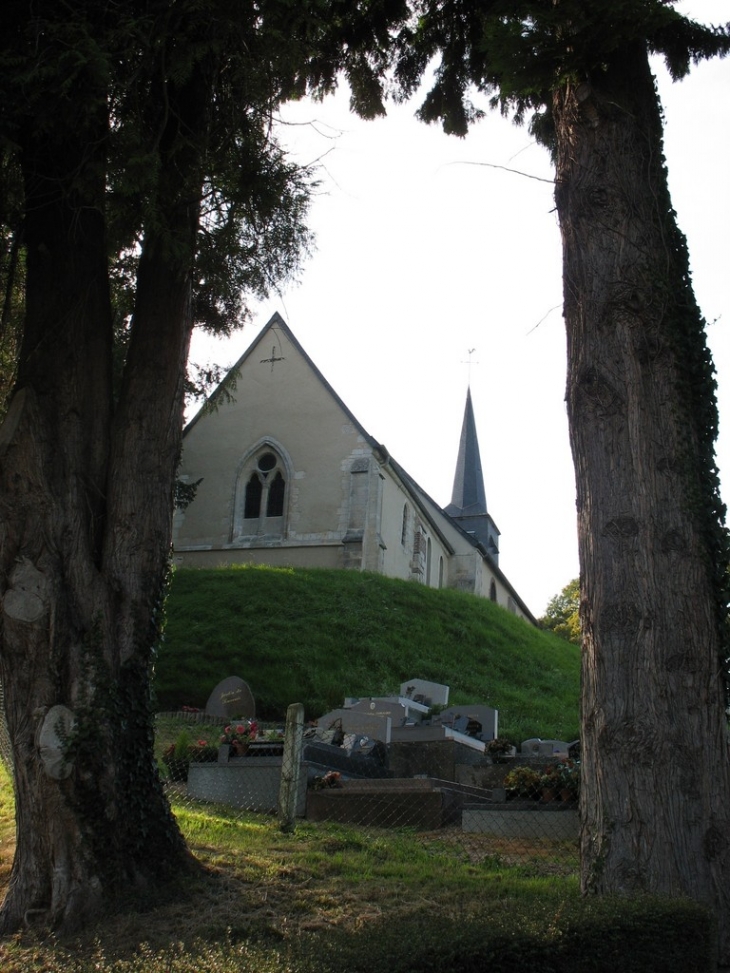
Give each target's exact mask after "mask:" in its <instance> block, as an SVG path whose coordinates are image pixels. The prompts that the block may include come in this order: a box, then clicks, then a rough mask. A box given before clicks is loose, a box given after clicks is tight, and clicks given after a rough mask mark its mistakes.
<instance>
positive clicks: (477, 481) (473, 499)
mask: <svg viewBox="0 0 730 973" xmlns="http://www.w3.org/2000/svg"><path fill="white" fill-rule="evenodd" d="M446 510H447V513H449V514H450V515H451V516H452V517H453V516H454V515H455V514H458V515H460V516H462V517H463V516H466V515H469V514H472V515H473V514H485V513H486V512H487V496H486V493H485V491H484V474H483V473H482V461H481V458H480V456H479V440H478V439H477V426H476V422H475V421H474V407H473V406H472V402H471V389H470V388H468V389H467V390H466V407H465V409H464V421H463V423H462V426H461V439H460V440H459V455H458V457H457V460H456V473H455V474H454V488H453V490H452V491H451V504H450V505H449V506H448V507H447V508H446Z"/></svg>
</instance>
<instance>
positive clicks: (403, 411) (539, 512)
mask: <svg viewBox="0 0 730 973" xmlns="http://www.w3.org/2000/svg"><path fill="white" fill-rule="evenodd" d="M679 6H680V9H682V10H683V11H684V12H686V13H690V14H691V15H693V16H694V17H695V18H697V19H698V20H702V21H703V22H706V23H721V22H724V21H727V20H728V19H730V3H728V0H691V2H684V3H681V4H680V5H679ZM656 70H657V76H658V81H659V88H660V95H661V98H662V101H663V104H664V109H665V117H666V132H665V151H666V156H667V160H668V166H669V178H670V188H671V192H672V198H673V202H674V207H675V209H676V211H677V214H678V218H679V225H680V228H681V229H682V230H683V232H684V233H685V234H686V236H687V238H688V242H689V249H690V255H691V262H692V271H693V278H694V284H695V291H696V294H697V298H698V301H699V304H700V307H701V308H702V310H703V312H704V315H705V317H706V319H707V320H708V322H714V323H711V326H710V327H709V330H708V336H709V341H710V345H711V348H712V351H713V355H714V358H715V365H716V368H717V373H718V385H719V402H720V417H721V429H720V441H719V444H718V464H719V466H720V470H721V472H724V478H725V480H724V497H725V499H726V502H727V500H728V494H730V268H728V257H729V255H730V246H729V238H730V175H729V167H728V160H729V159H730V118H728V104H730V58H728V59H726V60H724V61H717V60H715V61H713V62H710V63H705V64H701V65H699V66H698V67H696V68H695V69H694V70H693V72H692V74H691V75H690V77H689V78H687V79H686V80H685V81H683V82H681V83H679V84H674V85H672V84H671V82H670V81H669V79H668V77H667V75H666V73H665V72H664V70H663V67H662V66H661V65H659V64H657V65H656ZM415 108H416V105H415V104H409V105H406V106H399V107H392V108H391V109H390V110H389V114H388V118H387V119H383V120H378V121H374V122H362V121H360V120H358V119H357V118H355V117H354V116H352V115H350V113H349V111H348V105H347V95H346V93H344V92H343V93H341V94H338V95H337V96H335V97H333V98H330V99H328V100H326V101H325V102H324V103H322V104H312V103H311V102H304V103H301V104H298V105H290V106H287V108H286V111H285V113H284V118H285V120H286V122H287V123H288V124H287V126H286V128H285V130H283V132H282V138H283V139H285V140H286V141H287V143H288V144H289V145H290V148H291V151H292V153H293V156H294V157H295V158H296V159H297V160H298V161H301V162H305V163H310V162H312V161H314V160H315V159H318V158H320V157H323V156H324V157H323V158H322V163H321V164H322V171H321V183H322V185H321V191H320V194H319V195H318V197H317V199H316V200H315V203H314V206H313V208H312V212H311V219H310V225H311V226H312V228H313V230H314V231H315V234H316V238H317V249H316V252H315V253H314V256H313V257H312V259H311V260H310V261H309V262H308V263H307V264H306V265H305V267H304V270H303V273H302V275H301V283H300V284H299V285H298V286H297V285H294V286H292V287H290V288H288V289H287V290H285V291H284V292H283V293H282V294H280V295H279V296H277V297H273V298H271V299H270V300H268V301H265V302H262V303H261V304H260V305H258V306H257V309H256V311H255V315H254V325H253V326H250V327H248V328H246V329H245V330H244V331H243V332H239V333H238V334H236V335H234V336H233V338H231V339H230V340H229V341H228V342H218V343H212V342H211V339H207V338H206V339H204V338H203V337H202V336H197V337H196V338H195V339H194V343H193V351H192V354H191V360H192V361H194V362H197V363H202V362H204V361H206V360H211V361H216V362H217V363H218V364H221V365H224V366H226V365H231V364H233V362H235V361H236V359H237V358H238V357H239V356H240V355H241V354H242V352H243V351H244V350H245V348H247V347H248V345H249V344H250V343H251V341H252V340H253V339H254V338H255V336H256V334H258V331H259V330H260V328H262V327H263V326H264V325H265V324H266V322H267V321H268V320H269V318H270V317H271V315H272V314H273V313H274V312H275V311H278V312H279V313H280V314H281V316H282V317H283V318H284V320H285V321H286V322H287V323H288V324H289V326H290V327H291V328H292V330H293V331H294V333H295V335H296V336H297V338H298V339H299V341H300V342H301V344H302V345H303V347H304V348H305V350H306V351H307V352H308V353H309V355H310V357H311V358H312V359H313V361H314V362H315V364H316V365H317V366H318V367H319V369H320V370H321V371H322V373H323V374H324V376H325V377H326V378H327V380H328V381H329V382H330V383H331V384H332V386H333V387H334V388H335V390H336V391H337V392H338V394H339V395H340V396H341V397H342V398H343V400H344V401H345V402H346V404H347V405H348V406H349V408H350V409H351V410H352V412H354V414H355V415H356V416H357V418H358V419H359V420H360V422H361V423H362V425H363V426H364V427H365V428H366V429H367V430H368V432H369V433H370V434H371V435H372V436H374V437H375V438H376V439H377V440H379V441H380V442H382V443H383V444H384V445H385V446H386V447H387V448H388V450H389V451H390V453H391V454H392V455H393V457H394V458H395V459H396V460H397V461H398V462H399V463H400V464H401V465H402V466H404V467H405V469H406V470H408V472H409V473H410V474H411V476H413V477H414V478H415V479H416V480H417V481H418V483H420V485H421V486H422V487H423V488H424V489H425V490H426V491H427V492H428V493H429V494H430V495H431V496H432V497H433V498H434V500H436V501H437V502H438V503H439V504H441V505H442V506H445V505H446V504H448V503H449V502H450V499H451V487H452V482H453V475H454V467H455V463H456V452H457V447H458V442H459V434H460V431H461V421H462V416H463V410H464V402H465V396H466V388H467V382H468V375H469V366H468V365H467V364H466V362H467V361H468V358H469V354H468V352H469V349H475V351H474V354H473V355H472V361H473V364H472V366H471V389H472V398H473V403H474V410H475V415H476V423H477V431H478V434H479V440H480V448H481V456H482V467H483V469H484V478H485V485H486V492H487V504H488V507H489V512H490V513H491V515H492V516H493V518H494V519H495V521H496V523H497V525H498V527H499V529H500V530H501V532H502V536H501V541H500V567H501V568H502V569H503V570H504V572H505V573H506V575H507V577H508V578H509V579H510V580H511V582H512V583H513V585H514V586H515V588H516V589H517V591H518V592H519V593H520V594H521V596H522V597H523V599H524V600H525V601H526V602H527V604H528V605H529V607H530V608H531V609H532V611H533V613H534V614H535V615H541V614H542V613H543V612H544V609H545V606H546V605H547V602H548V600H549V599H550V598H551V597H552V596H553V595H554V594H556V593H557V592H558V591H560V589H561V588H563V586H564V585H565V584H567V583H568V581H570V580H571V579H572V578H574V577H576V576H577V574H578V554H577V541H576V524H575V485H574V477H573V467H572V460H571V457H570V448H569V443H568V429H567V418H566V412H565V405H564V392H565V337H564V326H563V320H562V314H561V303H562V282H561V251H560V235H559V230H558V224H557V219H556V215H555V213H554V212H553V207H554V203H553V198H552V185H551V184H550V180H552V169H551V166H550V161H549V158H548V155H547V153H546V152H545V150H544V149H541V148H539V147H538V146H537V145H535V144H534V143H533V142H532V141H531V139H530V137H529V135H528V134H527V131H526V130H525V129H520V128H516V127H515V126H514V125H513V124H512V123H511V122H510V121H508V120H506V119H502V118H500V117H499V116H498V115H490V116H489V117H488V118H486V119H485V120H483V121H482V122H480V123H479V124H478V125H476V126H475V127H474V128H473V129H472V131H471V132H470V134H469V135H468V137H467V138H466V139H463V140H460V139H456V138H454V137H449V136H446V135H444V134H443V133H442V132H441V130H440V129H439V128H437V127H433V126H426V125H423V124H422V123H420V122H417V121H416V120H415V119H414V118H413V113H414V111H415ZM487 164H490V165H492V166H503V167H508V168H513V169H519V170H520V171H521V172H524V173H528V174H529V175H530V176H534V177H537V178H526V177H525V176H521V175H516V174H514V173H512V172H507V171H504V169H499V168H490V167H489V166H488V165H487ZM540 180H548V182H544V181H540Z"/></svg>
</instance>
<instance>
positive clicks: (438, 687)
mask: <svg viewBox="0 0 730 973" xmlns="http://www.w3.org/2000/svg"><path fill="white" fill-rule="evenodd" d="M400 694H401V696H404V697H405V698H406V699H412V700H413V702H414V703H422V704H423V705H424V706H429V707H431V706H448V704H449V687H448V686H444V685H442V684H441V683H440V682H428V681H427V680H426V679H409V680H408V681H407V682H404V683H401V687H400Z"/></svg>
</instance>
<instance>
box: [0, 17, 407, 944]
mask: <svg viewBox="0 0 730 973" xmlns="http://www.w3.org/2000/svg"><path fill="white" fill-rule="evenodd" d="M404 12H405V8H404V4H403V3H402V2H401V0H357V2H348V3H343V2H340V0H311V2H310V0H297V2H296V3H292V2H289V0H261V2H259V3H247V2H238V0H235V2H233V0H175V2H173V0H129V2H125V3H122V4H118V3H110V2H106V0H69V2H67V3H64V4H58V3H56V2H50V0H37V2H34V3H33V4H30V5H29V4H28V3H27V2H26V0H6V2H5V3H3V4H2V5H1V7H0V152H2V163H3V166H2V186H3V192H4V198H3V200H2V204H3V205H2V206H1V207H0V217H1V218H2V220H3V231H2V237H1V239H2V241H3V247H4V251H3V254H4V255H3V260H2V262H1V264H0V266H2V270H3V274H4V279H3V284H4V293H5V295H7V300H8V301H11V302H12V301H13V300H16V301H18V302H19V298H18V290H19V288H18V286H17V285H18V281H19V280H21V279H22V282H23V284H24V288H23V291H24V304H23V306H22V309H21V308H20V307H19V306H17V307H16V311H17V312H18V313H19V314H21V315H22V326H21V331H22V334H21V338H20V345H19V352H18V355H17V376H16V378H15V382H14V386H13V388H12V392H11V395H10V398H9V405H8V410H7V415H6V416H5V419H4V422H3V425H2V427H0V537H2V544H1V545H0V597H1V598H2V617H1V625H2V629H1V641H0V679H1V680H2V685H3V689H4V697H5V703H6V716H7V722H8V727H9V732H10V736H11V740H12V746H13V755H14V770H15V787H16V797H17V814H18V825H19V827H18V843H17V851H16V855H15V859H14V864H13V876H12V880H11V883H10V890H9V893H8V895H7V898H6V900H5V902H4V904H3V907H2V911H1V912H0V932H2V931H4V932H7V931H10V930H13V929H15V928H17V927H18V926H19V925H21V924H22V923H24V922H28V921H31V922H32V923H34V924H36V925H41V926H45V927H54V928H60V929H64V930H69V929H72V928H73V927H74V926H76V925H78V924H79V923H83V922H86V921H88V919H89V918H90V917H91V916H92V915H93V914H95V913H97V912H98V911H99V910H101V909H102V908H106V907H108V906H109V905H110V904H112V903H113V902H114V901H115V897H116V894H117V893H118V892H119V891H120V890H122V891H124V892H125V893H126V892H128V890H129V889H130V888H136V887H147V888H150V887H154V885H155V883H157V882H159V881H161V880H164V879H166V878H168V877H170V876H172V875H174V874H179V872H180V870H181V869H184V868H185V867H188V866H189V867H193V866H192V861H191V859H190V858H189V856H188V853H187V850H186V848H185V845H184V842H183V841H182V839H181V837H180V835H179V833H178V831H177V828H176V826H175V823H174V820H173V819H172V816H171V814H170V812H169V808H168V807H167V804H166V801H165V798H164V795H163V793H162V791H161V788H160V784H159V781H158V779H157V774H156V770H155V767H154V762H153V759H152V729H151V710H150V675H151V667H152V663H153V656H154V645H155V643H156V641H157V638H158V635H159V631H158V630H159V624H160V617H161V606H162V601H163V598H164V593H165V581H166V576H167V571H168V557H169V549H170V536H171V516H172V508H173V490H174V479H175V469H176V465H177V462H178V457H179V451H180V439H181V428H182V406H183V390H184V384H185V364H186V359H187V353H188V346H189V339H190V333H191V329H192V327H193V325H194V324H195V323H199V324H202V325H203V326H205V327H210V328H215V329H219V330H221V329H222V330H226V329H229V328H231V327H233V326H235V325H236V324H238V323H240V322H241V320H242V319H243V318H244V317H245V315H246V306H245V300H246V296H247V295H250V294H256V295H261V294H265V293H266V292H267V291H268V290H269V288H271V287H272V286H273V285H274V284H276V283H277V282H278V281H281V280H283V279H285V278H286V277H288V276H290V275H291V274H293V273H294V272H295V271H296V269H297V267H298V264H299V262H300V259H301V258H302V256H303V255H304V254H306V251H307V247H308V242H309V235H308V231H307V229H306V223H305V217H306V210H307V203H308V199H309V194H310V192H311V179H310V174H309V173H307V172H303V171H300V170H299V169H297V168H295V167H294V166H292V165H291V164H290V163H289V162H288V160H287V159H286V158H285V157H284V155H283V154H282V152H281V151H280V149H279V147H278V146H277V144H276V141H275V139H274V138H273V137H272V127H271V120H272V113H273V112H275V110H276V108H277V106H278V105H279V104H280V103H281V102H282V101H283V100H285V99H287V98H290V97H294V96H297V95H301V94H304V93H305V92H307V91H318V92H320V93H324V92H326V91H327V90H329V89H330V88H332V87H333V86H334V84H335V82H336V79H337V78H338V77H339V76H340V75H341V74H344V76H345V77H347V79H348V80H349V83H350V84H351V87H352V91H353V100H354V103H355V107H356V108H357V109H358V110H359V111H360V112H361V113H363V114H369V115H373V114H377V113H379V112H381V111H382V82H381V80H380V78H381V75H382V72H383V66H384V58H385V57H386V56H387V52H388V50H389V45H388V43H387V42H388V37H389V29H390V25H391V24H393V23H397V22H399V21H401V20H402V18H403V15H404ZM9 188H12V190H13V193H14V196H13V197H12V199H11V198H10V197H9V196H8V195H6V191H7V190H8V189H9ZM14 254H17V257H18V259H17V260H13V259H11V257H12V256H13V255H14ZM16 268H20V269H19V270H18V271H17V272H16ZM5 319H7V317H6V318H5ZM56 707H64V709H63V710H58V709H56ZM59 712H62V713H64V714H65V718H64V721H63V726H61V724H59V726H58V727H55V724H54V723H53V721H54V720H55V719H56V717H55V716H54V715H53V714H55V713H59ZM48 720H50V721H51V725H50V726H49V725H45V724H47V721H48ZM44 725H45V728H44ZM55 729H58V731H59V734H60V736H58V739H57V746H59V747H60V749H61V751H62V754H63V757H64V761H63V766H64V769H63V772H62V773H58V772H55V775H53V774H50V773H48V772H47V769H46V765H45V764H44V763H43V760H42V758H41V752H40V750H39V746H38V739H39V736H38V735H39V733H40V732H41V730H44V733H45V734H46V735H45V736H44V739H46V738H47V737H48V735H49V734H50V735H51V738H52V737H53V732H54V731H55ZM61 730H62V731H63V732H62V733H61ZM56 766H57V764H56Z"/></svg>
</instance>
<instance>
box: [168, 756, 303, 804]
mask: <svg viewBox="0 0 730 973" xmlns="http://www.w3.org/2000/svg"><path fill="white" fill-rule="evenodd" d="M281 765H282V758H281V756H261V757H258V756H249V755H247V756H245V757H234V758H233V759H231V760H228V761H227V762H225V763H221V762H219V763H209V764H201V763H191V764H190V767H189V769H188V787H187V793H188V797H192V798H194V799H195V800H198V801H207V802H210V803H215V804H228V805H230V806H231V807H238V808H243V809H245V810H247V811H259V812H262V813H267V814H270V813H275V812H276V810H277V807H278V802H279V787H280V785H281ZM298 783H299V786H298V790H297V807H296V813H297V814H298V815H299V816H300V817H303V816H304V813H305V808H306V799H307V774H306V770H305V768H302V772H301V773H300V775H299V782H298Z"/></svg>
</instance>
